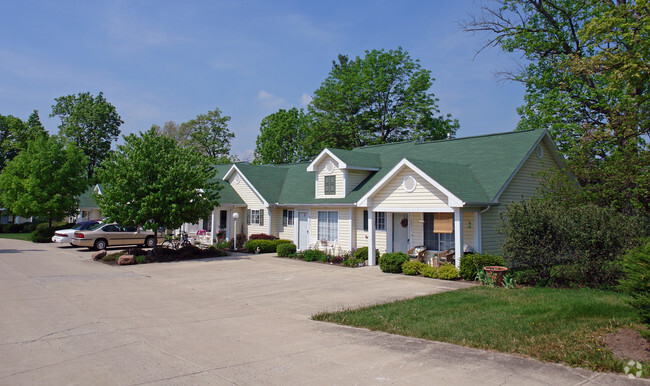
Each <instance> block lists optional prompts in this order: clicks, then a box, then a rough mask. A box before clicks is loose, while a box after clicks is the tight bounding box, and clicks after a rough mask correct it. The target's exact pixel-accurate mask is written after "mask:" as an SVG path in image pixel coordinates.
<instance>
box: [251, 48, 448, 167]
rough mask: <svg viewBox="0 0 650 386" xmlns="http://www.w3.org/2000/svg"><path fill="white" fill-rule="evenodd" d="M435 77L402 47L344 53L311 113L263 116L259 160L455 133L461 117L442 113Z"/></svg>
mask: <svg viewBox="0 0 650 386" xmlns="http://www.w3.org/2000/svg"><path fill="white" fill-rule="evenodd" d="M433 81H434V79H433V78H432V77H431V72H430V71H428V70H426V69H423V68H422V66H421V65H420V63H419V61H418V60H413V59H412V58H411V57H410V56H409V54H408V52H406V51H404V50H402V48H398V49H396V50H389V51H384V50H372V51H366V52H365V56H364V57H363V58H360V57H356V58H354V59H350V58H349V57H348V56H346V55H339V56H338V61H333V62H332V68H331V70H330V72H329V75H328V76H327V78H326V79H325V80H324V81H323V83H322V84H321V85H320V87H319V88H318V89H317V90H316V91H315V92H314V97H313V100H312V102H311V104H310V105H309V111H308V113H307V114H303V113H302V111H298V110H297V109H291V110H289V111H285V110H280V111H278V112H276V113H274V114H271V115H269V116H267V117H266V118H264V120H263V121H262V125H261V128H260V135H259V136H258V138H257V149H256V160H257V162H263V163H267V162H279V163H286V162H296V161H299V160H304V159H308V158H310V157H312V156H314V155H316V154H317V153H318V152H320V151H321V150H322V149H323V148H325V147H333V148H338V149H352V148H355V147H360V146H366V145H374V144H381V143H389V142H399V141H405V140H421V141H423V140H436V139H443V138H448V137H453V136H454V135H455V133H456V130H457V129H458V128H459V124H458V121H457V120H456V119H453V118H452V117H451V115H450V114H447V115H443V114H441V113H440V110H439V108H438V105H437V102H438V99H436V98H435V96H434V94H433V93H432V92H431V91H430V89H431V87H432V85H433Z"/></svg>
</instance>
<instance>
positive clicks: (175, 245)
mask: <svg viewBox="0 0 650 386" xmlns="http://www.w3.org/2000/svg"><path fill="white" fill-rule="evenodd" d="M188 245H192V243H190V240H189V239H188V237H187V232H182V233H181V239H180V240H178V241H175V240H174V239H173V238H172V239H171V240H169V239H168V240H165V241H163V242H162V244H160V247H161V248H167V249H179V248H183V247H186V246H188Z"/></svg>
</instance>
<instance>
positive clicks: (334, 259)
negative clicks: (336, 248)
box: [330, 256, 343, 264]
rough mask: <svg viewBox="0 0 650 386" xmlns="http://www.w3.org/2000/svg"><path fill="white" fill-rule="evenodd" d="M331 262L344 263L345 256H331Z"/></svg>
mask: <svg viewBox="0 0 650 386" xmlns="http://www.w3.org/2000/svg"><path fill="white" fill-rule="evenodd" d="M330 263H333V264H342V263H343V256H332V257H330Z"/></svg>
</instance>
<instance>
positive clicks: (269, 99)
mask: <svg viewBox="0 0 650 386" xmlns="http://www.w3.org/2000/svg"><path fill="white" fill-rule="evenodd" d="M257 99H258V100H259V101H260V102H262V104H263V105H264V106H265V107H270V108H273V109H279V108H280V107H281V106H282V105H283V104H284V102H285V101H284V98H281V97H279V96H277V95H273V94H271V93H269V92H266V91H265V90H260V91H259V92H258V93H257Z"/></svg>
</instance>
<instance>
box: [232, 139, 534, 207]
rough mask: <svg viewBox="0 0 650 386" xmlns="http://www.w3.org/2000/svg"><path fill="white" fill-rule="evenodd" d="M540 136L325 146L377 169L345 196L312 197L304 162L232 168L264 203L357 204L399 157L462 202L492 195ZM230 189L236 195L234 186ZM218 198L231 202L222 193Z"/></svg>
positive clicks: (483, 200)
mask: <svg viewBox="0 0 650 386" xmlns="http://www.w3.org/2000/svg"><path fill="white" fill-rule="evenodd" d="M544 135H546V131H545V130H529V131H516V132H509V133H501V134H490V135H483V136H476V137H467V138H454V139H447V140H440V141H431V142H421V143H418V142H414V141H412V142H400V143H393V144H385V145H376V146H367V147H362V148H357V149H353V150H339V149H328V150H329V151H330V152H332V153H333V154H334V155H335V156H336V157H338V158H339V159H341V160H342V161H343V162H345V163H346V164H347V165H348V166H349V167H354V166H356V167H359V168H372V167H379V168H380V169H379V170H378V171H373V172H371V174H370V176H369V177H368V178H366V180H364V181H363V182H362V183H361V184H359V186H357V187H356V188H354V190H353V191H351V192H350V193H349V194H348V195H347V196H346V197H345V198H327V199H323V198H319V199H316V198H315V192H314V189H315V183H314V179H315V175H314V173H311V172H307V166H308V165H309V164H308V163H300V164H291V165H264V166H259V165H249V164H237V167H238V168H239V169H240V170H241V172H242V173H243V174H244V176H245V177H246V178H247V179H248V180H249V181H250V183H251V184H253V186H254V187H255V188H256V189H257V191H258V192H259V193H260V194H261V195H262V196H263V197H264V198H265V199H266V201H267V202H268V203H269V204H276V203H277V204H280V205H282V204H286V205H290V204H293V205H299V204H335V203H338V204H353V203H356V202H357V201H358V200H359V199H361V198H362V197H363V196H364V195H365V194H366V193H368V191H370V189H372V188H373V187H374V186H375V185H376V184H377V183H378V182H380V181H381V179H382V178H384V177H385V176H386V175H387V174H388V173H389V172H390V171H391V170H392V169H393V168H394V167H395V166H396V165H397V164H398V163H399V162H400V161H401V160H402V159H407V160H408V161H410V162H411V163H412V164H413V165H415V166H416V167H417V168H419V169H420V170H422V171H423V172H424V173H426V174H427V175H428V176H430V177H431V178H432V179H434V180H435V181H437V182H438V183H440V184H441V185H442V186H444V187H445V188H446V189H447V190H449V191H450V192H451V193H452V194H454V195H455V196H456V197H458V198H459V199H461V200H463V201H464V202H469V203H488V202H491V201H493V200H495V199H496V196H497V194H498V193H499V192H500V191H501V189H502V188H503V187H504V185H505V184H506V182H508V180H509V179H510V177H511V176H512V175H513V174H514V172H515V171H516V170H517V168H518V167H519V166H520V164H521V163H522V162H523V161H524V160H525V159H526V157H527V156H528V155H529V154H530V152H531V151H532V149H533V146H534V145H535V144H536V143H537V142H538V141H539V140H540V138H541V137H542V136H544ZM222 177H223V175H222ZM226 185H228V184H227V183H226ZM230 189H232V188H230ZM224 191H225V189H224V190H222V192H224ZM232 192H233V193H234V194H235V195H237V194H236V193H235V192H234V190H233V191H232ZM222 196H223V195H222ZM237 197H239V196H237ZM233 198H234V197H233ZM239 200H240V201H241V198H239ZM222 202H223V203H230V202H229V201H227V200H226V199H225V197H224V199H222Z"/></svg>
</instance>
